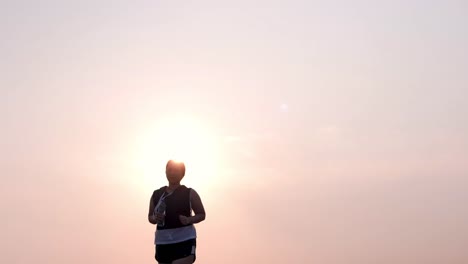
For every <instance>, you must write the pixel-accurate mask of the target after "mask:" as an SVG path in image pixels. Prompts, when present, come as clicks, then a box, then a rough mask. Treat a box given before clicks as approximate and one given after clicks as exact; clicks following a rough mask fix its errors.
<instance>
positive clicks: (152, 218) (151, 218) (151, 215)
mask: <svg viewBox="0 0 468 264" xmlns="http://www.w3.org/2000/svg"><path fill="white" fill-rule="evenodd" d="M153 196H154V192H153V195H151V199H150V204H149V210H148V221H149V222H150V223H151V224H153V225H155V224H157V219H156V216H155V215H154V206H155V205H154V202H153Z"/></svg>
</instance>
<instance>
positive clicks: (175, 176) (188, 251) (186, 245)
mask: <svg viewBox="0 0 468 264" xmlns="http://www.w3.org/2000/svg"><path fill="white" fill-rule="evenodd" d="M184 175H185V164H184V163H182V162H176V161H173V160H169V161H168V162H167V165H166V177H167V180H168V182H169V186H163V187H161V188H159V189H158V190H155V191H154V192H153V195H152V196H151V199H150V205H149V212H148V221H149V222H150V223H151V224H153V225H157V226H156V232H155V238H154V244H155V251H156V253H155V258H156V261H158V263H160V264H189V263H194V262H195V259H196V256H195V248H196V243H197V241H196V238H197V233H196V230H195V226H194V224H196V223H199V222H201V221H203V220H205V209H204V207H203V203H202V201H201V199H200V196H199V195H198V193H197V192H196V191H195V190H193V189H191V188H187V187H186V186H185V185H181V184H180V181H181V180H182V178H183V177H184ZM192 210H193V212H194V215H193V216H192Z"/></svg>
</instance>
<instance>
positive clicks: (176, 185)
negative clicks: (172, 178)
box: [167, 183, 180, 192]
mask: <svg viewBox="0 0 468 264" xmlns="http://www.w3.org/2000/svg"><path fill="white" fill-rule="evenodd" d="M179 186H180V183H169V186H168V187H167V191H168V192H173V191H174V190H175V189H177V188H178V187H179Z"/></svg>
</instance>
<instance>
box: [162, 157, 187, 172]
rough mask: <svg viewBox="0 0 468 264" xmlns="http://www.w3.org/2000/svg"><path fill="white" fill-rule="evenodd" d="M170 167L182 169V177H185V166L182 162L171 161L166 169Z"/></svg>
mask: <svg viewBox="0 0 468 264" xmlns="http://www.w3.org/2000/svg"><path fill="white" fill-rule="evenodd" d="M169 165H171V166H176V167H180V168H181V169H182V176H185V164H184V163H183V162H182V161H175V160H169V161H168V162H167V164H166V169H167V168H168V167H169Z"/></svg>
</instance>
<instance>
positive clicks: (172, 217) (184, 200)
mask: <svg viewBox="0 0 468 264" xmlns="http://www.w3.org/2000/svg"><path fill="white" fill-rule="evenodd" d="M166 189H167V187H166V186H164V187H161V188H159V189H158V190H155V191H154V192H153V196H152V197H151V199H152V200H153V204H154V205H155V206H156V205H157V204H158V201H159V199H160V198H161V196H162V195H163V194H164V196H165V197H164V202H165V203H166V218H165V224H164V226H159V225H158V226H157V229H158V230H161V229H171V228H178V227H183V226H188V225H183V224H182V223H181V222H180V220H179V215H185V216H187V217H189V216H191V208H190V191H191V188H187V187H186V186H185V185H181V186H179V187H177V189H175V190H174V191H173V192H172V194H170V195H167V193H166ZM166 195H167V196H166Z"/></svg>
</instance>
